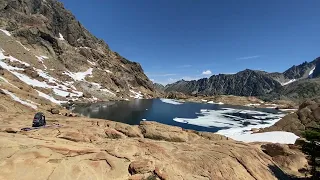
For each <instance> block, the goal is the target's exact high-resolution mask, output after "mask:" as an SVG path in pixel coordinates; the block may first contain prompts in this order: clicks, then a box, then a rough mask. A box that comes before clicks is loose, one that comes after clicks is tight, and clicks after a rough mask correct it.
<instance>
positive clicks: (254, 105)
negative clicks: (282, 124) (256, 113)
mask: <svg viewBox="0 0 320 180" xmlns="http://www.w3.org/2000/svg"><path fill="white" fill-rule="evenodd" d="M245 106H260V104H246V105H245Z"/></svg>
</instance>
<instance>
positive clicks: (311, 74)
mask: <svg viewBox="0 0 320 180" xmlns="http://www.w3.org/2000/svg"><path fill="white" fill-rule="evenodd" d="M315 69H316V67H314V68H312V69H311V71H310V72H309V77H310V78H312V76H313V72H314V70H315Z"/></svg>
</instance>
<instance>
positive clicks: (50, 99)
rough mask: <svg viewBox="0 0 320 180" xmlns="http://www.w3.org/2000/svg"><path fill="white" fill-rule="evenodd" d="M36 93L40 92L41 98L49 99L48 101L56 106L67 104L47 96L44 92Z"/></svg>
mask: <svg viewBox="0 0 320 180" xmlns="http://www.w3.org/2000/svg"><path fill="white" fill-rule="evenodd" d="M36 91H37V92H38V94H39V96H40V97H43V98H45V99H47V100H49V101H51V102H53V103H55V104H61V103H66V101H58V100H56V99H54V98H53V97H51V96H49V95H47V94H45V93H43V92H40V91H38V90H36Z"/></svg>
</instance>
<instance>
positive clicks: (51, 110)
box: [50, 108, 60, 114]
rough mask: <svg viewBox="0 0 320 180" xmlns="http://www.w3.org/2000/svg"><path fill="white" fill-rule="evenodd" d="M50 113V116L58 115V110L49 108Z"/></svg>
mask: <svg viewBox="0 0 320 180" xmlns="http://www.w3.org/2000/svg"><path fill="white" fill-rule="evenodd" d="M50 112H51V114H59V113H60V111H59V109H57V108H51V109H50Z"/></svg>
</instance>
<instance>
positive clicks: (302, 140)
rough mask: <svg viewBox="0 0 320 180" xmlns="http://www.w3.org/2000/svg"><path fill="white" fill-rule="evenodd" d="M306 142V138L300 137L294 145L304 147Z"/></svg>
mask: <svg viewBox="0 0 320 180" xmlns="http://www.w3.org/2000/svg"><path fill="white" fill-rule="evenodd" d="M306 142H307V140H306V138H298V139H297V140H296V142H295V143H294V145H297V146H301V147H302V146H303V145H304V144H305V143H306Z"/></svg>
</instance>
